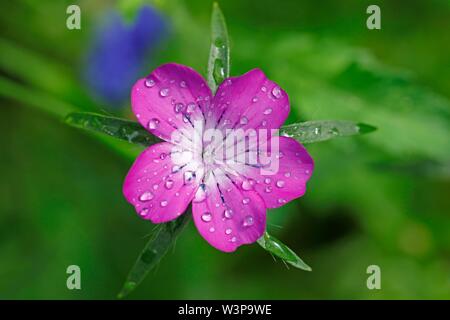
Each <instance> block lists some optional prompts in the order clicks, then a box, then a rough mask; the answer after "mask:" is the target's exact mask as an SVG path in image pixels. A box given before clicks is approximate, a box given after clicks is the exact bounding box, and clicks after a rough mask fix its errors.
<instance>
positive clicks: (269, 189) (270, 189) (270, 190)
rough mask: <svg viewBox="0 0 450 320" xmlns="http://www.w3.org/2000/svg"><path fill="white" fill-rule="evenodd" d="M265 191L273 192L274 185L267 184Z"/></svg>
mask: <svg viewBox="0 0 450 320" xmlns="http://www.w3.org/2000/svg"><path fill="white" fill-rule="evenodd" d="M264 191H265V192H267V193H270V192H272V187H271V186H267V187H266V188H265V189H264Z"/></svg>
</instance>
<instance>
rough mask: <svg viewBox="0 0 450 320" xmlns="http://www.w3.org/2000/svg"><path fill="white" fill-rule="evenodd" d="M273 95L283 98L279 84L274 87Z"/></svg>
mask: <svg viewBox="0 0 450 320" xmlns="http://www.w3.org/2000/svg"><path fill="white" fill-rule="evenodd" d="M272 95H273V96H274V97H275V98H277V99H280V98H281V89H280V87H278V86H275V87H273V89H272Z"/></svg>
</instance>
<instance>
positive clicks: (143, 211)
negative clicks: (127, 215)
mask: <svg viewBox="0 0 450 320" xmlns="http://www.w3.org/2000/svg"><path fill="white" fill-rule="evenodd" d="M147 213H148V208H145V209H142V210H141V211H140V212H139V214H140V215H141V216H142V217H144V216H146V215H147Z"/></svg>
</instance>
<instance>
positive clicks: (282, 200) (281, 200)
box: [278, 198, 286, 203]
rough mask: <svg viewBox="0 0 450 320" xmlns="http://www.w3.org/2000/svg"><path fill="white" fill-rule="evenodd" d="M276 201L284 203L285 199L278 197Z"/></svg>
mask: <svg viewBox="0 0 450 320" xmlns="http://www.w3.org/2000/svg"><path fill="white" fill-rule="evenodd" d="M278 203H286V200H284V199H282V198H280V199H278Z"/></svg>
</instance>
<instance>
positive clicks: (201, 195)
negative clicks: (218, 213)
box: [192, 185, 207, 202]
mask: <svg viewBox="0 0 450 320" xmlns="http://www.w3.org/2000/svg"><path fill="white" fill-rule="evenodd" d="M206 197H207V194H206V190H205V187H204V185H200V187H199V188H198V190H197V192H196V193H195V196H194V199H193V200H192V201H193V202H202V201H205V199H206Z"/></svg>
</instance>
